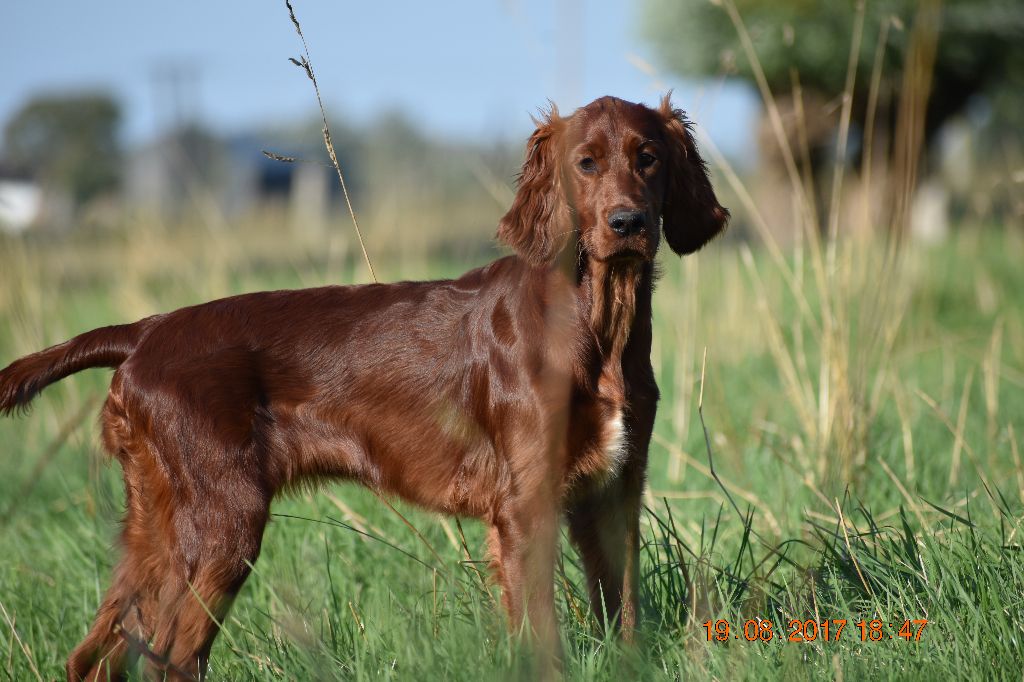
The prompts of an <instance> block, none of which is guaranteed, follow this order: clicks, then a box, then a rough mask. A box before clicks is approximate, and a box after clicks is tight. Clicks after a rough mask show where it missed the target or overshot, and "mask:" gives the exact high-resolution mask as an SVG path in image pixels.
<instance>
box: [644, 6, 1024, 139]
mask: <svg viewBox="0 0 1024 682" xmlns="http://www.w3.org/2000/svg"><path fill="white" fill-rule="evenodd" d="M731 1H732V2H733V3H734V5H735V7H736V9H737V11H738V13H739V15H740V16H741V17H742V20H743V23H744V24H745V26H746V28H747V30H748V32H749V35H750V38H751V42H752V43H753V45H754V48H755V50H756V52H757V56H758V59H759V61H760V63H761V65H762V67H763V69H764V73H765V78H766V80H767V82H768V84H769V86H770V87H771V89H772V92H773V93H774V94H775V95H780V96H783V97H785V96H787V95H789V94H790V93H791V92H792V88H793V83H794V74H795V75H796V76H797V77H798V78H799V82H800V84H801V86H802V87H803V89H804V90H805V91H808V92H811V93H815V94H817V95H819V96H820V97H821V98H822V99H824V100H826V101H828V100H831V99H833V98H835V97H836V96H838V95H839V94H840V93H842V91H843V87H844V81H845V78H846V71H847V61H848V58H849V51H850V45H851V40H852V37H853V26H854V20H855V17H856V13H857V4H856V3H855V2H821V1H819V0H731ZM919 5H920V3H919V2H918V1H917V0H878V1H871V0H868V1H867V2H866V3H865V20H864V31H863V40H862V42H861V46H860V50H859V53H858V55H857V79H856V83H857V85H856V88H855V90H854V109H853V118H854V122H855V123H861V124H863V122H864V119H865V118H866V116H867V113H868V112H867V106H866V103H867V92H868V87H869V85H870V76H871V71H872V66H873V64H874V62H875V54H876V49H877V47H878V44H879V39H880V37H881V36H882V35H883V32H884V33H885V35H886V38H887V39H886V44H885V52H884V55H885V62H884V64H883V67H884V68H883V70H882V73H883V83H882V91H883V99H884V98H885V94H886V93H887V92H888V93H889V94H890V95H894V94H895V92H896V91H897V90H898V88H899V87H900V78H901V73H902V69H903V64H904V60H905V58H906V56H907V50H908V45H909V42H910V33H911V32H910V30H909V28H910V27H911V26H912V25H913V22H914V21H915V14H916V13H917V10H918V8H919ZM885 24H888V28H885V29H883V25H885ZM937 29H938V47H937V52H936V54H935V64H934V72H933V78H932V89H931V97H930V99H929V102H928V110H927V116H926V120H925V138H926V139H931V137H932V135H933V134H934V132H935V131H936V130H937V129H938V128H939V127H940V126H941V125H942V124H943V123H944V122H945V121H947V120H948V119H949V117H951V116H953V115H955V114H957V113H959V112H961V111H962V110H963V109H964V107H965V106H966V105H967V104H968V103H969V102H970V101H971V100H972V98H973V97H974V96H976V95H984V96H985V99H986V101H987V102H988V104H989V106H991V108H992V113H993V121H994V123H996V124H997V126H998V127H999V128H1000V129H1002V130H1006V129H1019V126H1020V124H1021V123H1024V113H1022V112H1024V5H1022V4H1021V2H1020V0H946V2H944V3H942V4H941V5H940V6H939V7H938V22H937ZM644 33H645V34H646V36H647V37H648V38H649V39H650V40H651V42H652V43H653V45H654V47H655V50H656V53H657V55H658V57H659V59H660V61H661V62H662V63H663V65H664V66H665V67H666V68H668V69H669V70H671V71H673V72H675V73H678V74H680V75H688V76H717V75H734V76H738V77H741V78H745V79H749V80H753V72H752V70H751V65H750V63H749V61H748V60H747V58H746V56H745V55H744V52H743V50H742V47H741V44H740V40H739V37H738V33H737V30H736V28H735V27H734V25H733V23H732V21H731V20H730V17H729V14H728V12H727V11H726V8H725V7H724V6H723V4H722V3H721V2H714V3H712V2H711V1H710V0H646V7H645V12H644ZM890 99H891V98H890ZM885 113H886V112H884V111H883V112H882V114H883V116H884V115H885Z"/></svg>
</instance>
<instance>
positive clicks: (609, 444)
mask: <svg viewBox="0 0 1024 682" xmlns="http://www.w3.org/2000/svg"><path fill="white" fill-rule="evenodd" d="M628 436H629V434H628V433H626V424H625V422H624V421H623V419H622V410H616V411H615V414H614V415H613V416H612V418H611V419H610V420H608V421H607V422H605V425H604V438H603V439H602V440H603V442H604V455H605V460H606V461H607V462H608V469H607V472H608V473H607V476H608V478H615V477H616V476H618V475H619V472H620V471H621V470H622V465H623V464H625V463H626V457H627V456H628V455H629V438H628Z"/></svg>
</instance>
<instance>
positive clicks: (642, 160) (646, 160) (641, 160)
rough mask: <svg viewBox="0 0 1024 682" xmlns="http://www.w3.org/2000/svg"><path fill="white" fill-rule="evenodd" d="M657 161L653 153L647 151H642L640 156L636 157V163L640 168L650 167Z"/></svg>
mask: <svg viewBox="0 0 1024 682" xmlns="http://www.w3.org/2000/svg"><path fill="white" fill-rule="evenodd" d="M655 161H657V159H656V158H654V155H653V154H648V153H647V152H640V156H638V157H637V158H636V165H637V167H639V168H650V167H651V166H653V165H654V162H655Z"/></svg>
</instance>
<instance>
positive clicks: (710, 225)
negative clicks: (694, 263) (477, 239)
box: [498, 96, 729, 265]
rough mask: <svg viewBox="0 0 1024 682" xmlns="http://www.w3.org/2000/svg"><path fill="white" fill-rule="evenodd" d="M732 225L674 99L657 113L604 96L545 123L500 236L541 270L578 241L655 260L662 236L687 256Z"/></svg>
mask: <svg viewBox="0 0 1024 682" xmlns="http://www.w3.org/2000/svg"><path fill="white" fill-rule="evenodd" d="M728 219H729V211H728V210H726V209H725V208H723V207H722V206H721V205H720V204H719V203H718V199H717V198H716V197H715V192H714V189H712V187H711V182H710V180H709V179H708V173H707V168H706V166H705V165H704V161H703V159H701V157H700V153H699V152H698V151H697V146H696V144H695V143H694V141H693V136H692V134H691V130H690V124H689V122H688V121H687V119H686V115H685V114H684V113H683V112H682V111H681V110H679V109H674V108H672V104H671V102H670V101H669V97H668V96H665V97H664V98H663V99H662V101H661V105H660V106H659V107H658V108H657V109H652V108H650V107H647V106H644V105H643V104H633V103H632V102H626V101H623V100H621V99H616V98H614V97H602V98H601V99H598V100H595V101H593V102H591V103H590V104H588V105H587V106H585V107H582V108H580V109H577V110H576V111H575V112H574V113H573V114H572V115H571V116H568V117H561V116H559V115H558V111H557V109H555V108H554V107H552V109H551V111H550V112H549V113H548V114H547V115H546V116H544V118H543V120H540V121H537V129H536V130H535V131H534V133H533V135H531V136H530V140H529V142H528V144H527V151H526V161H525V162H524V163H523V170H522V173H521V175H520V178H519V188H518V191H517V193H516V196H515V200H514V201H513V203H512V207H511V208H510V209H509V211H508V213H506V214H505V216H504V217H503V218H502V219H501V222H500V223H499V225H498V238H499V239H500V240H502V241H503V242H505V243H506V244H508V245H509V246H511V247H512V248H514V249H515V250H516V251H517V252H518V253H519V255H520V256H522V257H523V258H525V259H526V260H528V261H529V262H531V263H533V264H535V265H543V264H546V263H550V262H552V261H553V260H554V259H555V257H556V256H557V255H558V253H559V252H561V251H562V249H564V248H565V247H566V245H568V244H570V243H575V242H576V241H577V240H578V242H579V245H580V250H581V253H582V254H584V255H585V256H586V257H589V258H593V259H596V260H598V261H614V260H618V259H625V260H646V261H650V260H652V259H653V258H654V255H655V253H656V252H657V250H658V244H659V242H660V239H661V232H662V230H663V231H664V234H665V239H666V241H668V244H669V246H670V247H671V248H672V250H673V251H675V252H676V253H678V254H680V255H682V254H686V253H692V252H694V251H696V250H697V249H699V248H700V247H702V246H703V245H704V244H706V243H707V242H708V241H710V240H711V239H712V238H713V237H714V236H715V235H717V234H718V233H719V232H721V231H722V230H723V229H724V228H725V226H726V223H727V222H728ZM573 237H575V240H574V239H573Z"/></svg>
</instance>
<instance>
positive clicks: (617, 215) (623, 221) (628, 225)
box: [608, 209, 645, 237]
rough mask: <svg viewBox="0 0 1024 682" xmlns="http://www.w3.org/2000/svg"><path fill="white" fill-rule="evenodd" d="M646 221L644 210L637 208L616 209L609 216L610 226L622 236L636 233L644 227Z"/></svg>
mask: <svg viewBox="0 0 1024 682" xmlns="http://www.w3.org/2000/svg"><path fill="white" fill-rule="evenodd" d="M644 222H645V221H644V214H643V211H638V210H636V209H628V210H623V211H614V212H612V214H611V215H610V216H608V227H610V228H612V232H614V233H615V234H617V235H619V236H620V237H627V236H629V235H631V234H636V233H637V232H639V231H640V230H642V229H644Z"/></svg>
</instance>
